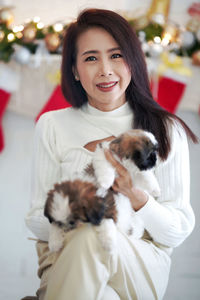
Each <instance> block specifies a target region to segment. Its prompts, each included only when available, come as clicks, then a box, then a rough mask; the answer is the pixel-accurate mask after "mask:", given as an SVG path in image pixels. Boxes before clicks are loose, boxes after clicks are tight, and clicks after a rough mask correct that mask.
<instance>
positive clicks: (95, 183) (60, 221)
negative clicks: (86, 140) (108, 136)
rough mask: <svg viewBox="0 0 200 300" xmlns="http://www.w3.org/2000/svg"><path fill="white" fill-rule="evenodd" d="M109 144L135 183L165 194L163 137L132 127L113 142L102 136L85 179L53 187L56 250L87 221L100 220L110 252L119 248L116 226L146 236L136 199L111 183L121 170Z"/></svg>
mask: <svg viewBox="0 0 200 300" xmlns="http://www.w3.org/2000/svg"><path fill="white" fill-rule="evenodd" d="M106 148H107V149H110V151H111V152H112V154H113V156H114V157H115V159H116V160H118V161H119V162H120V163H121V164H122V165H123V166H124V167H125V168H126V169H127V170H128V171H129V173H130V175H131V177H132V180H133V185H134V186H135V187H137V188H138V189H141V190H143V191H145V192H147V193H149V194H150V195H152V196H153V197H159V195H160V188H159V185H158V182H157V180H156V177H155V176H154V173H153V168H154V167H155V165H156V160H157V150H158V143H157V141H156V139H155V137H154V136H153V134H151V133H150V132H147V131H144V130H136V129H135V130H134V129H132V130H130V131H127V132H125V133H123V134H121V135H120V136H119V137H117V138H115V139H114V140H112V141H110V142H102V143H100V144H99V145H98V146H97V148H96V150H95V152H94V155H93V159H92V164H91V165H89V166H87V167H86V169H85V170H84V176H83V178H84V180H81V179H77V180H74V181H65V182H63V183H60V184H55V186H54V189H53V190H51V191H49V193H48V197H47V201H46V204H45V209H44V214H45V216H46V217H47V218H48V219H49V221H50V223H51V229H50V235H49V248H50V250H51V251H59V250H60V249H61V248H62V246H63V240H64V235H65V232H67V231H69V230H72V229H74V228H76V227H78V226H79V225H80V224H82V223H84V222H90V223H91V224H93V225H100V226H96V228H95V230H96V231H97V232H98V237H99V239H100V241H101V243H102V246H103V247H104V248H105V249H106V250H108V251H110V252H112V251H113V249H115V248H116V243H117V230H116V228H118V230H119V231H121V232H123V233H125V234H128V235H131V236H132V237H134V238H141V237H142V236H143V234H144V225H143V223H142V220H141V219H140V218H139V217H138V216H137V215H136V213H135V212H134V210H133V208H132V205H131V203H130V200H129V199H128V198H127V197H126V196H124V195H123V194H120V193H115V192H114V191H113V190H112V189H111V187H112V185H113V183H114V181H115V178H116V177H117V176H118V175H117V173H116V170H115V168H114V167H113V166H112V165H111V164H110V163H109V162H108V161H107V160H106V158H105V155H104V149H106Z"/></svg>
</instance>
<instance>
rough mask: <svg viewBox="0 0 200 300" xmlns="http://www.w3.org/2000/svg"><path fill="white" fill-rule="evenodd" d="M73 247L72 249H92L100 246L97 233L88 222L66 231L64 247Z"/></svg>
mask: <svg viewBox="0 0 200 300" xmlns="http://www.w3.org/2000/svg"><path fill="white" fill-rule="evenodd" d="M65 247H73V248H74V251H77V252H78V251H80V250H81V251H84V249H85V250H87V251H88V250H89V251H94V249H96V250H97V249H98V248H99V247H100V243H99V240H98V237H97V233H96V231H95V229H94V226H93V225H91V224H90V223H85V224H82V225H81V226H80V227H78V228H76V229H73V230H71V231H69V232H68V233H66V236H65V240H64V248H65Z"/></svg>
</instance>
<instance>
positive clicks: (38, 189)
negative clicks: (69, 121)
mask: <svg viewBox="0 0 200 300" xmlns="http://www.w3.org/2000/svg"><path fill="white" fill-rule="evenodd" d="M57 146H58V145H57V136H56V133H55V129H54V126H53V120H52V118H51V113H46V114H44V115H42V116H41V117H40V119H39V120H38V122H37V124H36V128H35V139H34V149H33V161H32V175H31V209H30V211H29V213H28V214H27V216H26V218H25V222H26V225H27V227H28V228H29V229H30V231H31V232H33V233H34V235H35V236H36V237H37V238H39V239H40V240H44V241H47V240H48V235H49V221H48V219H47V218H46V217H45V216H44V204H45V201H46V197H47V192H48V191H49V190H50V189H51V188H52V187H53V185H54V183H55V182H59V181H60V163H59V155H58V151H57V148H58V147H57Z"/></svg>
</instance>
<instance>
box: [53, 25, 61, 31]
mask: <svg viewBox="0 0 200 300" xmlns="http://www.w3.org/2000/svg"><path fill="white" fill-rule="evenodd" d="M53 28H54V30H55V31H56V32H60V31H62V30H63V25H62V24H61V23H56V24H54V25H53Z"/></svg>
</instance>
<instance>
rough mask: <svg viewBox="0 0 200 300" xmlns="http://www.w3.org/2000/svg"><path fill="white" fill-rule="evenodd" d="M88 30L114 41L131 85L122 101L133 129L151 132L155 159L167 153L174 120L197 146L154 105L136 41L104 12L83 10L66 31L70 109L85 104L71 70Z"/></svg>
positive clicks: (119, 20) (65, 75) (63, 82)
mask: <svg viewBox="0 0 200 300" xmlns="http://www.w3.org/2000/svg"><path fill="white" fill-rule="evenodd" d="M91 27H101V28H103V29H105V30H106V31H107V32H108V33H110V34H111V35H112V37H113V38H114V39H115V40H116V42H117V43H118V45H119V47H120V48H121V51H122V54H123V57H124V59H125V61H126V62H127V64H128V66H129V68H130V70H131V75H132V76H131V82H130V84H129V86H128V88H127V90H126V99H127V101H128V102H129V104H130V107H131V108H132V110H133V113H134V124H133V128H141V129H144V130H148V131H150V132H152V133H153V134H154V135H155V137H156V139H157V140H158V143H159V155H160V157H161V158H162V159H163V160H164V159H166V158H167V156H168V154H169V151H170V146H171V145H170V138H169V132H168V128H169V122H170V123H172V121H173V120H177V121H178V122H180V123H181V125H182V127H183V128H184V129H185V131H186V133H187V135H188V137H189V138H191V139H192V141H193V142H195V143H196V142H197V137H196V136H195V134H194V133H193V132H192V131H191V130H190V128H189V127H188V126H187V125H186V124H185V123H184V121H183V120H181V119H180V118H179V117H177V116H176V115H173V114H171V113H169V112H168V111H166V110H165V109H164V108H162V107H161V106H160V105H159V104H158V103H157V102H155V101H154V99H153V97H152V94H151V91H150V86H149V79H148V74H147V68H146V62H145V57H144V54H143V51H142V50H141V45H140V41H139V40H138V38H137V35H136V33H135V32H134V30H133V28H132V27H131V26H130V25H129V23H128V22H127V21H126V20H125V19H124V18H123V17H121V16H120V15H119V14H117V13H115V12H113V11H110V10H104V9H87V10H84V11H83V12H81V13H80V14H79V16H78V18H77V21H76V22H74V23H71V24H70V25H69V27H68V29H67V32H66V36H65V39H64V45H63V56H62V80H61V86H62V91H63V94H64V96H65V98H66V99H67V101H68V102H69V103H71V104H72V106H73V107H81V106H82V105H83V104H84V103H85V102H87V101H88V100H87V95H86V92H85V90H84V89H83V87H82V85H81V83H80V81H76V80H75V78H74V74H73V71H72V70H73V67H74V66H75V65H76V55H77V47H76V43H77V39H78V37H79V36H80V35H81V34H82V33H83V32H85V31H86V30H88V29H89V28H91Z"/></svg>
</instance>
